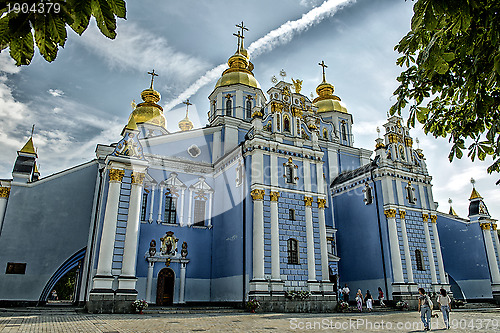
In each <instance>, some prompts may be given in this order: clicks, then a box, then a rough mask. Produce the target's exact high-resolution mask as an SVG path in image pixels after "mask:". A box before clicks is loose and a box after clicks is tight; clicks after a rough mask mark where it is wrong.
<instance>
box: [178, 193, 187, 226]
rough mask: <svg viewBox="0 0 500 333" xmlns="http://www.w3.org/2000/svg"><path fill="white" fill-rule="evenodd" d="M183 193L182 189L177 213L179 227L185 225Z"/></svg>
mask: <svg viewBox="0 0 500 333" xmlns="http://www.w3.org/2000/svg"><path fill="white" fill-rule="evenodd" d="M184 191H185V189H184V188H182V189H181V204H180V211H179V225H180V226H181V227H183V226H185V225H186V223H185V222H184ZM178 206H179V205H178Z"/></svg>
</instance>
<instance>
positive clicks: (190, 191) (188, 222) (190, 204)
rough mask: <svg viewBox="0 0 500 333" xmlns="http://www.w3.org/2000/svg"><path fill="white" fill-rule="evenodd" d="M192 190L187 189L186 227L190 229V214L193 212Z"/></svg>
mask: <svg viewBox="0 0 500 333" xmlns="http://www.w3.org/2000/svg"><path fill="white" fill-rule="evenodd" d="M192 208H193V190H192V189H189V207H188V220H187V226H188V227H190V226H191V224H193V223H192V221H191V212H192V211H193V209H192Z"/></svg>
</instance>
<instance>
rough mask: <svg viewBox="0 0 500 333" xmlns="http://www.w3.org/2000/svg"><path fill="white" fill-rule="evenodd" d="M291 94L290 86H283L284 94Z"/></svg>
mask: <svg viewBox="0 0 500 333" xmlns="http://www.w3.org/2000/svg"><path fill="white" fill-rule="evenodd" d="M290 94H291V91H290V88H288V86H284V87H283V96H288V97H290Z"/></svg>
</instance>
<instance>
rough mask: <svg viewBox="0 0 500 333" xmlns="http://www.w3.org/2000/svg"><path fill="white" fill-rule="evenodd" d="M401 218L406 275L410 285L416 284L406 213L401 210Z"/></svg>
mask: <svg viewBox="0 0 500 333" xmlns="http://www.w3.org/2000/svg"><path fill="white" fill-rule="evenodd" d="M399 217H400V219H401V235H402V236H403V248H404V252H405V262H406V274H407V276H408V283H415V282H414V280H413V267H412V260H411V253H410V246H409V243H408V234H407V232H406V221H405V217H406V211H404V210H401V209H400V210H399Z"/></svg>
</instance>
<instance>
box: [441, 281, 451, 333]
mask: <svg viewBox="0 0 500 333" xmlns="http://www.w3.org/2000/svg"><path fill="white" fill-rule="evenodd" d="M439 292H440V293H441V295H439V297H438V303H439V305H440V306H441V312H442V313H443V320H444V325H445V326H446V329H449V328H450V303H451V299H450V296H448V295H447V294H446V290H444V289H441V290H440V291H439Z"/></svg>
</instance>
